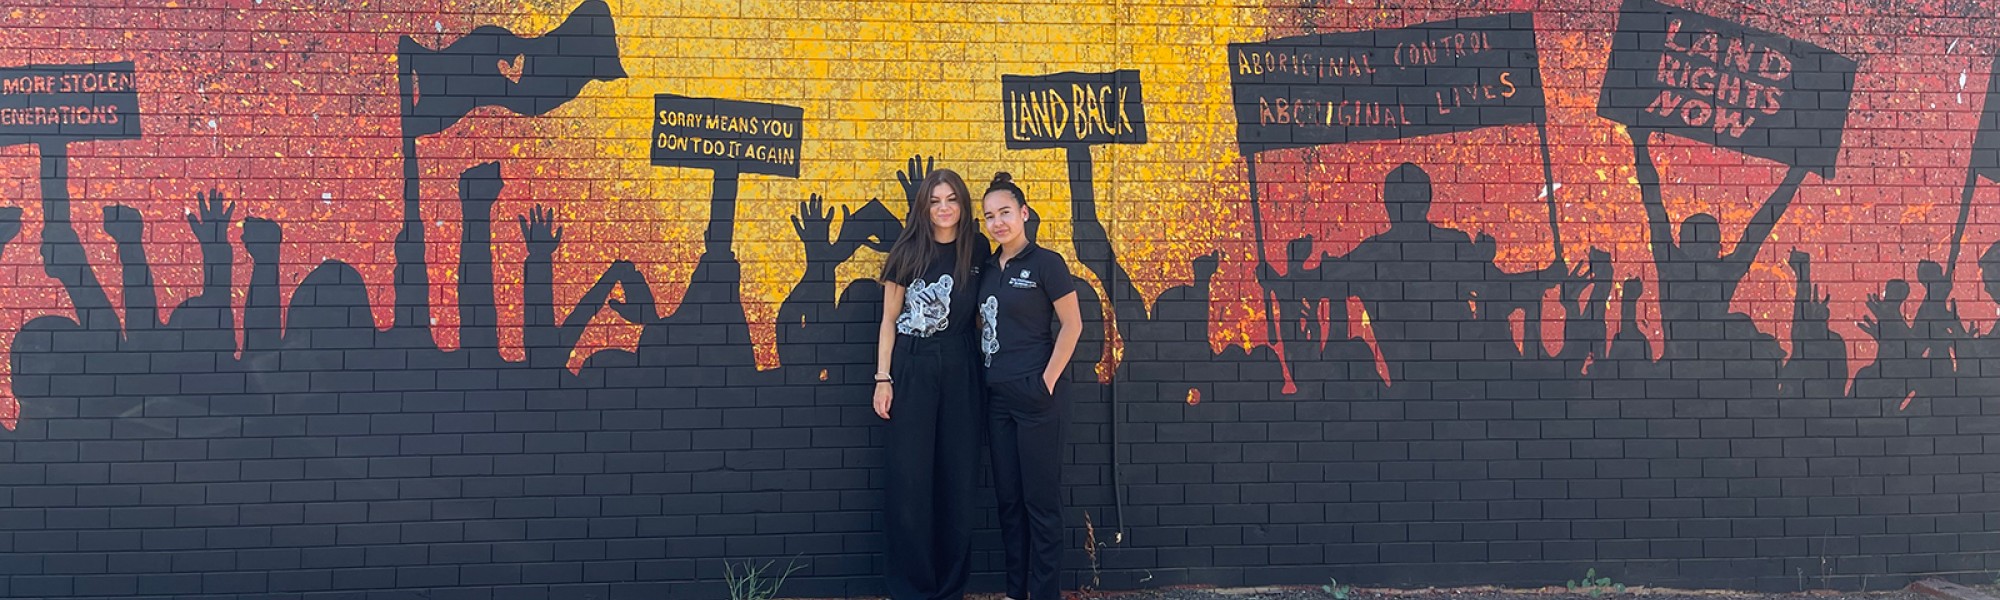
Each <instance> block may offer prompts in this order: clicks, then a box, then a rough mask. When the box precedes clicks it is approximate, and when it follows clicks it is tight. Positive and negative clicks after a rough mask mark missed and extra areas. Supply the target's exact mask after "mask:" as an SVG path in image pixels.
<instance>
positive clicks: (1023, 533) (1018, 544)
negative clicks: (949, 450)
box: [987, 375, 1064, 600]
mask: <svg viewBox="0 0 2000 600" xmlns="http://www.w3.org/2000/svg"><path fill="white" fill-rule="evenodd" d="M987 391H988V392H989V393H990V394H991V396H990V397H989V398H988V402H990V403H991V404H990V406H989V408H988V409H987V425H988V427H990V428H991V430H990V434H991V435H992V438H993V492H994V494H995V495H997V496H998V497H999V505H1000V543H1001V545H1002V546H1003V547H1004V550H1005V552H1004V554H1005V556H1006V560H1007V597H1009V598H1013V599H1015V600H1061V599H1062V590H1061V587H1060V585H1061V582H1060V579H1059V578H1060V575H1061V569H1062V544H1063V524H1062V521H1063V519H1062V452H1063V445H1064V444H1063V414H1062V413H1063V411H1062V407H1061V405H1060V403H1059V402H1058V401H1057V400H1056V397H1055V394H1052V393H1050V392H1049V388H1048V385H1047V384H1044V383H1043V382H1042V377H1041V376H1040V375H1034V376H1030V377H1028V378H1026V379H1017V380H1012V381H994V382H990V383H988V385H987Z"/></svg>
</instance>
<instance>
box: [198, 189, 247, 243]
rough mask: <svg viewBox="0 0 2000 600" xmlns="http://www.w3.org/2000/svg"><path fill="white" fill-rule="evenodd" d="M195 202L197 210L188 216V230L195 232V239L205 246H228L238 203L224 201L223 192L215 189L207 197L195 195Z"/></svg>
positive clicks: (199, 194) (210, 190)
mask: <svg viewBox="0 0 2000 600" xmlns="http://www.w3.org/2000/svg"><path fill="white" fill-rule="evenodd" d="M195 200H196V202H197V204H196V208H197V210H196V211H195V212H190V213H188V215H187V222H188V229H192V230H194V237H195V239H197V240H201V243H202V245H203V246H207V245H210V244H223V245H228V244H229V223H230V222H231V221H233V220H234V219H233V217H234V216H235V214H236V203H235V202H230V201H228V200H226V199H224V198H223V197H222V191H221V190H217V189H214V188H210V189H209V190H208V195H207V196H206V197H203V196H202V195H201V193H199V192H197V193H195Z"/></svg>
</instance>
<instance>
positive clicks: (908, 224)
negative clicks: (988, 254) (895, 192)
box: [882, 169, 984, 285]
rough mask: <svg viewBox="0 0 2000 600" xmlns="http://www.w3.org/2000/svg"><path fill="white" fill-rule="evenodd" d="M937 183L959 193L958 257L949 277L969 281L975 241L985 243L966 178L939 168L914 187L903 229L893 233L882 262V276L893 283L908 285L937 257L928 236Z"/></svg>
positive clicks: (961, 283)
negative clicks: (887, 256) (885, 256)
mask: <svg viewBox="0 0 2000 600" xmlns="http://www.w3.org/2000/svg"><path fill="white" fill-rule="evenodd" d="M938 184H944V185H948V186H951V191H952V193H953V194H957V195H958V237H957V238H956V239H957V240H958V243H956V244H954V245H955V246H957V248H956V250H957V251H958V257H957V258H958V260H957V261H956V265H955V266H954V267H953V268H952V278H953V279H956V280H958V282H959V285H970V284H971V283H972V282H970V281H968V280H967V278H968V277H970V276H971V273H972V256H973V255H974V254H975V253H976V252H977V251H978V250H979V249H975V248H973V246H974V245H978V244H981V243H984V240H982V239H981V238H980V236H979V224H978V222H977V221H975V220H974V216H973V215H974V214H976V213H974V212H973V210H972V192H971V191H970V190H967V189H966V187H965V179H964V178H962V177H959V176H958V172H956V171H953V170H951V169H938V170H935V171H931V172H930V174H929V175H925V176H924V182H923V184H921V185H920V186H918V187H917V195H916V197H914V198H911V199H910V214H909V216H908V217H906V218H904V219H903V221H904V222H903V233H902V235H899V236H896V245H894V246H891V247H890V248H889V259H888V260H886V261H884V262H883V263H882V280H883V281H886V282H890V283H894V284H896V285H909V283H910V281H911V280H914V279H916V278H918V277H922V276H923V274H924V269H928V268H930V266H931V262H932V261H935V260H937V254H938V252H939V251H940V250H941V249H940V248H939V247H938V243H937V242H936V241H935V240H933V239H932V238H931V219H930V206H931V191H932V190H935V189H937V186H938Z"/></svg>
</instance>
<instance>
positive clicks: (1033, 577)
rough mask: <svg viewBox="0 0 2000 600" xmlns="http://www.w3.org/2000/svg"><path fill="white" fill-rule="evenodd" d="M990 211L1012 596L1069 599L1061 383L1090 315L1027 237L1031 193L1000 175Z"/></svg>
mask: <svg viewBox="0 0 2000 600" xmlns="http://www.w3.org/2000/svg"><path fill="white" fill-rule="evenodd" d="M981 204H982V205H983V206H982V208H983V209H984V213H983V214H984V216H985V221H986V231H987V232H989V233H991V234H993V240H994V241H996V242H999V244H1000V250H999V252H998V253H996V254H994V255H993V258H992V259H991V260H989V261H987V263H986V269H985V272H984V273H982V274H981V275H980V278H979V299H980V300H979V320H980V350H981V352H982V353H983V354H984V355H985V361H984V364H985V366H986V391H987V394H988V396H987V401H988V403H989V408H988V410H987V418H988V421H987V424H988V426H989V428H990V429H989V433H990V434H991V436H992V438H993V492H994V494H995V495H997V496H999V506H1000V543H1001V546H1002V548H1003V550H1004V555H1005V556H1006V561H1007V577H1006V579H1007V598H1009V599H1010V600H1061V599H1062V590H1061V588H1060V584H1059V581H1058V576H1059V574H1060V572H1061V569H1062V545H1063V525H1062V452H1063V445H1064V443H1063V417H1064V413H1065V412H1067V411H1066V410H1064V408H1065V407H1064V406H1063V403H1062V402H1061V401H1059V400H1057V397H1056V383H1057V382H1058V381H1061V380H1062V374H1063V368H1064V367H1067V366H1068V365H1069V360H1070V356H1071V355H1073V354H1075V353H1076V341H1077V338H1078V337H1079V336H1080V335H1081V334H1082V333H1083V315H1082V313H1081V311H1079V310H1078V309H1077V301H1076V282H1075V280H1073V279H1071V278H1070V274H1069V263H1068V261H1067V260H1065V259H1064V258H1063V256H1062V255H1061V254H1057V253H1056V252H1055V251H1053V250H1047V249H1044V248H1042V247H1040V246H1037V245H1035V243H1034V242H1032V241H1030V240H1029V239H1028V236H1027V234H1026V229H1027V227H1026V225H1027V221H1028V195H1027V194H1026V193H1023V192H1022V191H1021V187H1020V186H1017V185H1015V184H1014V178H1013V176H1011V175H1008V174H1007V173H1004V172H1003V173H998V174H995V175H994V176H993V183H992V184H991V185H990V186H988V187H987V188H986V195H985V198H984V199H982V200H981ZM1052 317H1053V318H1054V319H1055V320H1057V321H1060V323H1061V326H1060V328H1057V330H1056V331H1050V329H1051V327H1050V320H1051V318H1052Z"/></svg>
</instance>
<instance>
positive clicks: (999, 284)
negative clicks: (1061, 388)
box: [979, 243, 1076, 381]
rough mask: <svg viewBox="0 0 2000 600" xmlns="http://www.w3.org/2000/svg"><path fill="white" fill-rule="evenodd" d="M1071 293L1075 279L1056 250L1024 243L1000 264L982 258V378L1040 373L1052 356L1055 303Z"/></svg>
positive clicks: (996, 259)
mask: <svg viewBox="0 0 2000 600" xmlns="http://www.w3.org/2000/svg"><path fill="white" fill-rule="evenodd" d="M1074 292H1076V280H1074V279H1072V278H1071V277H1070V274H1069V263H1068V262H1067V261H1065V260H1063V256H1062V255H1061V254H1056V253H1055V251H1052V250H1048V249H1045V248H1042V247H1041V246H1037V245H1035V244H1033V243H1029V244H1028V247H1027V248H1024V249H1022V250H1021V254H1020V256H1016V257H1014V259H1013V260H1011V261H1008V262H1007V266H1005V267H1002V266H1000V255H999V254H997V253H996V254H994V255H993V258H992V259H991V260H988V261H987V262H986V269H985V271H984V272H983V273H981V275H980V277H979V316H980V322H981V325H980V340H979V342H980V343H979V347H980V350H981V351H982V352H983V353H985V355H986V375H987V376H986V380H987V381H1010V380H1015V379H1023V378H1026V377H1029V376H1040V375H1041V374H1042V373H1043V371H1044V370H1045V369H1047V368H1048V366H1049V358H1050V357H1051V356H1053V355H1054V354H1055V350H1056V338H1055V327H1054V325H1053V324H1052V323H1051V319H1053V318H1054V317H1055V314H1056V312H1055V302H1056V300H1059V299H1061V298H1062V297H1063V296H1068V295H1070V294H1072V293H1074Z"/></svg>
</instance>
